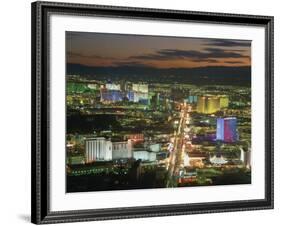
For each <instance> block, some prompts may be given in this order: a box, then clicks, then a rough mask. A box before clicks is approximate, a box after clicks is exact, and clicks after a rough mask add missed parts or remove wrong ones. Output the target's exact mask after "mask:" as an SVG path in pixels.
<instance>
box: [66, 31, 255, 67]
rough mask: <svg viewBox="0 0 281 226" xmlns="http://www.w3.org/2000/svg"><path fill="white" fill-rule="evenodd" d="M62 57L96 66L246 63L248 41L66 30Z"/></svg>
mask: <svg viewBox="0 0 281 226" xmlns="http://www.w3.org/2000/svg"><path fill="white" fill-rule="evenodd" d="M66 59H67V63H72V64H82V65H86V66H99V67H100V66H102V67H106V66H116V67H118V66H127V65H128V66H149V67H155V68H193V67H205V66H231V67H236V66H237V67H238V66H250V64H251V41H244V40H243V41H242V40H230V39H203V38H188V37H167V36H144V35H123V34H122V35H120V34H104V33H88V32H66Z"/></svg>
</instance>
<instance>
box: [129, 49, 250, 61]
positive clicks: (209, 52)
mask: <svg viewBox="0 0 281 226" xmlns="http://www.w3.org/2000/svg"><path fill="white" fill-rule="evenodd" d="M248 57H249V56H246V55H243V54H241V53H239V51H238V52H236V51H234V50H224V49H220V48H205V49H204V50H203V51H197V50H179V49H162V50H158V51H157V52H156V53H154V54H145V55H137V56H131V57H130V58H131V59H138V60H171V59H190V60H194V61H204V60H207V61H208V60H210V58H248Z"/></svg>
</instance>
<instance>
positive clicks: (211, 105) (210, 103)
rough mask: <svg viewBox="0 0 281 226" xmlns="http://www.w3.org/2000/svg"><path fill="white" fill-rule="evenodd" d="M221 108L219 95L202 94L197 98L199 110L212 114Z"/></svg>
mask: <svg viewBox="0 0 281 226" xmlns="http://www.w3.org/2000/svg"><path fill="white" fill-rule="evenodd" d="M219 110H220V98H219V97H217V96H201V97H198V100H197V111H198V112H199V113H204V114H212V113H215V112H217V111H219Z"/></svg>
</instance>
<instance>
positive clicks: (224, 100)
mask: <svg viewBox="0 0 281 226" xmlns="http://www.w3.org/2000/svg"><path fill="white" fill-rule="evenodd" d="M219 98H220V108H227V107H228V105H229V99H228V96H226V95H221V96H219Z"/></svg>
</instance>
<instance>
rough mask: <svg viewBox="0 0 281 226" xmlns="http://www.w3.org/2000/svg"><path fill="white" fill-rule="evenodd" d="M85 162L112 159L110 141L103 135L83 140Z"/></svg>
mask: <svg viewBox="0 0 281 226" xmlns="http://www.w3.org/2000/svg"><path fill="white" fill-rule="evenodd" d="M85 155H86V156H85V157H86V163H91V162H95V161H110V160H112V143H111V141H109V140H106V139H105V138H104V137H96V138H92V139H87V140H85Z"/></svg>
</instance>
